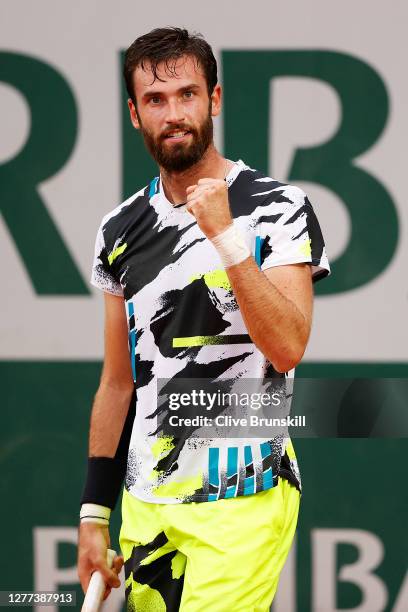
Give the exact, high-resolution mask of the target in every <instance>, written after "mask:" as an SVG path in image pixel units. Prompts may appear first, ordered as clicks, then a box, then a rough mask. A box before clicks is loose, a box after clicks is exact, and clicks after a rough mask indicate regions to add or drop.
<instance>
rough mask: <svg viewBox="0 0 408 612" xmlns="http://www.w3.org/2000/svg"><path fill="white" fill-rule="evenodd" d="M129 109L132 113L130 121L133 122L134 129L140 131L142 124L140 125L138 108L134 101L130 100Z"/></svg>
mask: <svg viewBox="0 0 408 612" xmlns="http://www.w3.org/2000/svg"><path fill="white" fill-rule="evenodd" d="M127 103H128V107H129V113H130V120H131V122H132V125H133V127H134V128H136V129H137V130H140V123H139V119H138V116H137V112H136V107H135V105H134V104H133V101H132V100H131V99H130V98H128V101H127Z"/></svg>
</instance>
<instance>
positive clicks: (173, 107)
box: [166, 98, 185, 123]
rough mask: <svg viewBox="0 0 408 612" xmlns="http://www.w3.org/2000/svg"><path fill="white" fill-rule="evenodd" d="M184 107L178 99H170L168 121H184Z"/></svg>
mask: <svg viewBox="0 0 408 612" xmlns="http://www.w3.org/2000/svg"><path fill="white" fill-rule="evenodd" d="M184 115H185V113H184V107H183V104H181V103H180V101H179V100H177V99H174V98H173V99H171V100H169V102H168V104H167V114H166V122H167V123H182V122H183V121H184V119H185V116H184Z"/></svg>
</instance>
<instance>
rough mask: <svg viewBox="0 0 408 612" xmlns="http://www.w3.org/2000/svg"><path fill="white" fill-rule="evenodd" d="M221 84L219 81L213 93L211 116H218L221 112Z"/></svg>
mask: <svg viewBox="0 0 408 612" xmlns="http://www.w3.org/2000/svg"><path fill="white" fill-rule="evenodd" d="M221 93H222V92H221V85H220V84H219V83H217V85H216V86H215V87H214V89H213V92H212V94H211V116H212V117H216V116H217V115H219V114H220V112H221Z"/></svg>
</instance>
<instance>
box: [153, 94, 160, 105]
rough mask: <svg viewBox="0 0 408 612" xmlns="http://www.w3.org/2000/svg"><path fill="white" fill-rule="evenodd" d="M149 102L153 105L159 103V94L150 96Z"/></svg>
mask: <svg viewBox="0 0 408 612" xmlns="http://www.w3.org/2000/svg"><path fill="white" fill-rule="evenodd" d="M150 102H151V104H154V105H157V104H160V102H161V98H160V96H152V97H151V98H150Z"/></svg>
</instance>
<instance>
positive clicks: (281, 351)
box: [226, 257, 313, 372]
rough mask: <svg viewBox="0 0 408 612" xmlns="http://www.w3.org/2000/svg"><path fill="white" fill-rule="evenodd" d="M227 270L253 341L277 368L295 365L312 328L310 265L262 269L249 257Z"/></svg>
mask: <svg viewBox="0 0 408 612" xmlns="http://www.w3.org/2000/svg"><path fill="white" fill-rule="evenodd" d="M226 272H227V274H228V278H229V280H230V283H231V286H232V289H233V291H234V294H235V297H236V300H237V302H238V305H239V308H240V311H241V314H242V316H243V319H244V321H245V324H246V326H247V329H248V333H249V335H250V337H251V339H252V340H253V342H254V343H255V344H256V346H257V347H258V348H259V349H260V350H261V351H262V353H263V354H264V355H265V356H266V357H267V359H269V361H270V362H271V363H272V365H273V366H274V368H275V369H276V370H277V371H278V372H287V371H288V370H291V369H292V368H294V367H295V366H296V364H297V363H298V362H299V361H300V360H301V358H302V356H303V353H304V351H305V349H306V344H307V341H308V338H309V334H310V328H311V321H312V309H313V287H312V279H311V267H310V265H308V264H291V265H285V266H276V267H272V268H269V269H268V270H266V271H265V272H262V271H261V270H259V268H258V266H257V264H256V263H255V260H254V259H253V257H248V258H247V259H246V260H245V261H243V262H242V263H240V264H238V265H236V266H231V267H230V268H227V270H226Z"/></svg>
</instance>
